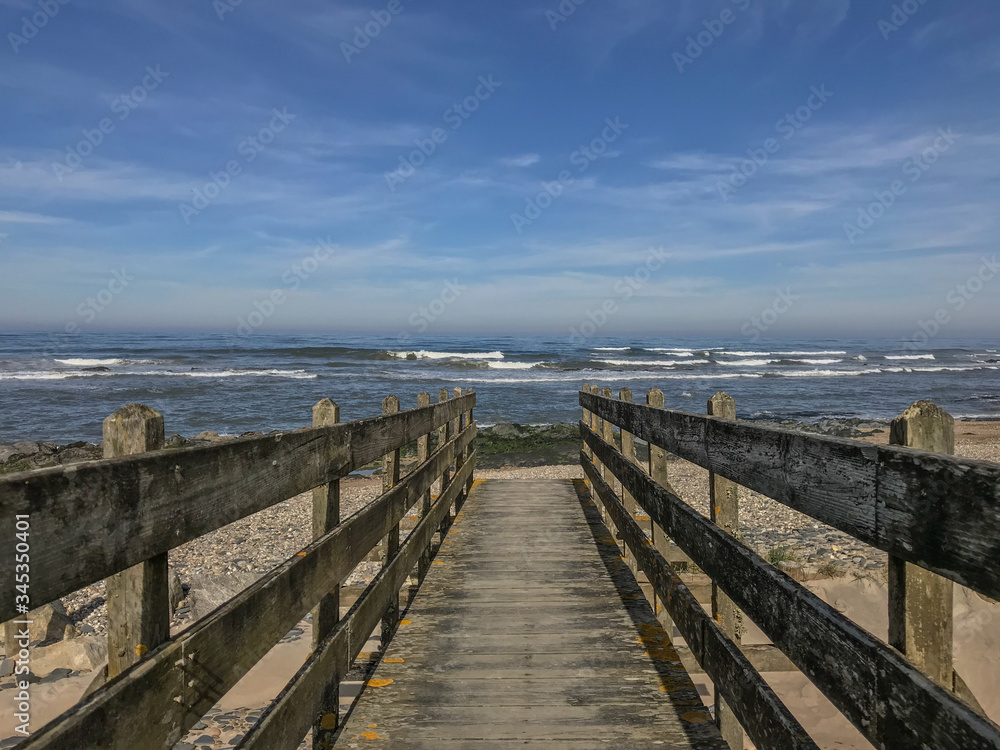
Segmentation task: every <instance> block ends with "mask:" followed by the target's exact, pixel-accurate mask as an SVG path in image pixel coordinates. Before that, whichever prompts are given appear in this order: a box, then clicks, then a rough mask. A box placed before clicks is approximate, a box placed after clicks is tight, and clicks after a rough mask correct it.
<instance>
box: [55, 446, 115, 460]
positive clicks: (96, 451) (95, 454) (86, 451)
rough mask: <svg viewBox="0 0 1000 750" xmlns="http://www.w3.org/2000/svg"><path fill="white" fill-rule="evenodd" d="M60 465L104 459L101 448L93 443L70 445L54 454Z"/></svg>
mask: <svg viewBox="0 0 1000 750" xmlns="http://www.w3.org/2000/svg"><path fill="white" fill-rule="evenodd" d="M56 457H57V458H58V459H59V463H61V464H75V463H79V462H80V461H97V460H98V459H101V458H103V457H104V452H103V449H102V448H101V446H99V445H94V444H93V443H84V442H79V443H70V444H69V445H67V446H64V447H63V448H61V449H59V451H58V452H57V454H56Z"/></svg>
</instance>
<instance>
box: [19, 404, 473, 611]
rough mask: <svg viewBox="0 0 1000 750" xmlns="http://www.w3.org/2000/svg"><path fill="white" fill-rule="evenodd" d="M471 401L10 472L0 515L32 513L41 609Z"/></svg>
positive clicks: (337, 471)
mask: <svg viewBox="0 0 1000 750" xmlns="http://www.w3.org/2000/svg"><path fill="white" fill-rule="evenodd" d="M475 402H476V396H475V394H471V395H468V396H463V397H461V398H457V399H452V400H450V401H447V402H445V403H442V404H434V405H433V406H427V407H422V408H419V409H412V410H410V411H404V412H400V413H398V414H393V415H390V416H382V417H375V418H372V419H363V420H360V421H357V422H346V423H343V424H337V425H333V426H330V427H316V428H308V429H304V430H299V431H296V432H288V433H281V434H278V435H267V436H264V437H252V438H238V439H236V440H231V441H227V442H225V443H220V444H218V445H212V446H207V447H196V448H183V449H179V450H161V451H154V452H150V453H143V454H141V455H136V456H128V457H124V458H113V459H106V460H102V461H90V462H85V463H80V464H71V465H69V466H59V467H53V468H50V469H41V470H37V471H31V472H23V473H20V474H11V475H9V476H7V477H4V478H2V479H0V517H4V518H13V517H14V516H15V514H28V515H30V517H31V531H32V534H31V596H32V600H33V601H34V602H37V603H38V604H42V603H45V602H50V601H53V600H55V599H58V598H60V597H62V596H65V595H66V594H69V593H72V592H73V591H76V590H78V589H81V588H83V587H84V586H89V585H90V584H92V583H94V582H96V581H100V580H102V579H104V578H107V577H109V576H111V575H114V574H115V573H118V572H120V571H122V570H126V569H128V568H130V567H132V566H133V565H137V564H138V563H141V562H143V561H145V560H148V559H150V558H152V557H154V556H156V555H158V554H161V553H163V552H167V551H168V550H170V549H173V548H175V547H178V546H180V545H181V544H184V543H185V542H189V541H191V540H192V539H196V538H198V537H199V536H202V535H204V534H207V533H209V532H211V531H214V530H216V529H218V528H221V527H222V526H225V525H227V524H230V523H232V522H233V521H237V520H239V519H241V518H245V517H246V516H249V515H251V514H253V513H256V512H258V511H260V510H263V509H264V508H268V507H270V506H272V505H274V504H276V503H279V502H282V501H284V500H287V499H289V498H291V497H294V496H295V495H298V494H299V493H302V492H306V491H308V490H311V489H313V488H315V487H318V486H320V485H322V484H325V483H328V482H331V481H334V480H336V479H339V478H340V477H343V476H346V475H347V474H349V473H350V472H352V471H354V470H355V469H357V468H360V467H361V466H364V465H366V464H368V463H370V462H371V461H373V460H375V459H376V458H379V457H380V456H383V455H385V454H386V453H387V452H389V451H391V450H394V449H395V448H398V447H402V446H404V445H406V444H408V443H410V442H412V441H414V440H416V439H417V438H418V437H420V436H421V435H424V434H426V433H428V432H431V431H433V430H434V429H436V428H438V427H440V426H441V425H443V424H445V423H447V422H449V421H451V420H454V419H455V418H456V417H458V415H460V414H461V413H463V412H465V411H468V410H469V409H471V408H472V407H473V406H475ZM14 558H15V556H14V554H13V547H11V548H10V550H9V551H7V552H5V553H3V554H2V555H0V580H10V581H13V580H14V566H15V559H14ZM14 594H15V591H14V588H13V587H11V586H6V587H0V621H2V620H8V619H11V618H13V617H14V616H15V615H16V610H15V606H14V604H15V600H14Z"/></svg>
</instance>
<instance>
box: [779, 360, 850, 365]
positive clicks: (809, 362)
mask: <svg viewBox="0 0 1000 750" xmlns="http://www.w3.org/2000/svg"><path fill="white" fill-rule="evenodd" d="M791 361H792V362H801V363H802V364H805V365H833V364H836V363H837V362H841V361H843V360H840V359H793V360H791Z"/></svg>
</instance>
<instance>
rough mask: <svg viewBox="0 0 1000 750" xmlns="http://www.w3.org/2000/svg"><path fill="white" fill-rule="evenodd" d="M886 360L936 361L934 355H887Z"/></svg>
mask: <svg viewBox="0 0 1000 750" xmlns="http://www.w3.org/2000/svg"><path fill="white" fill-rule="evenodd" d="M885 358H886V359H934V355H933V354H886V355H885Z"/></svg>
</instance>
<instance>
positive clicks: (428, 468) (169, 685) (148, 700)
mask: <svg viewBox="0 0 1000 750" xmlns="http://www.w3.org/2000/svg"><path fill="white" fill-rule="evenodd" d="M474 435H475V427H474V426H471V427H470V428H469V429H468V430H466V432H465V433H463V434H462V435H460V436H459V437H458V438H457V439H456V440H455V441H454V442H452V443H450V444H448V445H445V446H443V447H441V448H440V449H438V450H437V451H435V452H434V454H433V455H432V456H431V457H430V458H429V459H428V461H427V462H426V463H425V464H423V465H422V466H420V467H418V468H417V469H416V470H415V471H414V472H412V473H411V474H409V475H408V476H407V477H406V478H405V479H403V480H402V481H401V482H400V483H399V484H398V485H396V486H395V487H394V488H393V489H392V490H391V491H390V492H389V493H387V494H386V495H383V496H382V497H380V498H379V499H377V500H375V501H373V502H371V503H369V504H368V505H365V506H364V507H362V508H361V510H359V511H358V512H357V513H355V514H354V515H352V516H351V517H349V518H348V519H346V520H344V521H342V522H341V523H340V524H339V525H338V526H336V527H335V528H334V529H333V530H332V531H330V532H328V533H327V534H325V535H324V536H323V537H321V538H320V539H318V540H316V541H314V542H313V543H312V544H310V545H309V546H307V547H306V548H305V549H304V550H302V552H300V553H299V554H297V555H295V556H293V557H291V558H289V559H288V560H287V561H285V562H284V563H283V564H282V565H280V566H278V567H277V568H275V569H274V570H272V571H271V572H269V573H268V574H267V575H265V576H264V577H263V578H261V579H260V580H258V581H257V582H256V583H254V584H253V585H252V586H250V587H249V588H247V589H246V590H244V591H243V592H241V593H240V594H238V595H237V596H236V597H234V598H233V599H231V600H230V601H229V602H227V603H226V604H225V605H223V606H222V607H220V608H219V609H218V610H216V611H215V612H213V613H212V614H210V615H209V616H208V617H206V618H204V619H203V620H199V621H197V622H196V623H195V624H194V625H192V626H191V627H190V628H188V629H187V630H185V631H184V632H182V633H180V634H178V635H176V636H174V638H173V639H171V640H170V641H169V642H167V643H166V644H164V645H163V646H161V647H160V648H159V649H158V650H157V651H155V652H153V653H152V654H150V656H149V658H147V659H146V660H145V661H143V662H140V663H139V664H138V665H137V666H135V667H133V668H132V669H130V670H129V671H128V672H126V673H124V674H123V675H121V676H120V677H119V678H118V679H116V680H114V681H112V682H110V683H108V684H107V685H106V686H104V687H103V688H101V689H100V690H98V691H97V692H95V693H93V694H92V695H91V696H90V697H89V698H87V699H86V700H84V701H83V702H81V703H79V704H77V705H76V706H74V707H73V708H71V709H70V710H69V711H68V712H66V713H65V714H63V715H62V716H61V717H59V718H57V719H55V720H54V721H52V722H50V723H49V724H47V725H46V726H45V727H43V728H42V729H40V730H38V731H37V732H36V733H35V734H33V735H32V736H31V737H30V738H29V739H27V740H26V741H25V742H24V744H23V745H22V747H23V748H25V750H29V749H30V750H36V749H37V748H46V750H57V749H60V750H61V748H65V747H74V748H80V750H134V749H135V748H150V749H152V748H170V747H173V746H174V744H175V743H176V742H178V741H179V740H180V738H181V737H182V736H183V734H184V732H185V731H187V730H188V729H190V728H191V727H192V726H194V724H196V723H197V722H198V721H199V720H200V719H201V717H202V716H204V714H205V712H206V711H208V709H209V708H211V707H212V706H213V705H215V703H216V702H218V700H219V698H221V697H222V696H223V695H224V694H225V693H226V691H228V690H229V689H230V688H231V687H232V686H233V685H235V684H236V683H237V682H238V681H239V680H240V678H242V677H243V676H244V675H245V674H246V673H247V672H248V671H249V670H250V668H251V667H253V665H254V664H255V663H256V662H257V661H258V660H259V659H260V658H261V657H262V656H263V655H264V654H266V653H267V652H268V651H269V650H270V649H271V647H272V646H273V645H274V644H275V643H277V642H278V641H279V640H280V639H281V638H282V637H283V636H284V635H285V634H287V633H288V631H289V630H291V629H292V628H293V627H294V626H295V625H296V624H297V623H298V622H299V620H300V619H301V618H302V617H303V616H304V615H305V613H306V612H308V611H309V609H311V608H312V607H313V606H315V604H316V603H317V602H318V601H319V600H320V599H321V598H322V597H323V596H324V595H325V594H326V593H327V592H329V590H330V588H331V587H332V586H333V585H334V584H335V583H339V582H340V581H342V580H343V579H344V577H346V576H347V575H348V574H349V573H350V572H351V571H352V570H353V569H354V567H355V566H356V565H357V564H358V562H360V561H361V560H362V559H363V558H364V557H365V555H366V554H367V553H368V550H370V549H371V548H372V547H374V546H375V545H376V544H377V543H378V542H379V540H381V539H383V538H384V537H385V535H386V534H387V533H388V531H389V529H390V528H391V527H392V526H394V525H395V524H396V523H398V521H399V519H400V518H401V517H402V516H403V515H404V514H405V513H407V512H408V510H409V508H410V507H411V506H412V505H413V504H414V503H415V502H416V501H417V500H418V499H420V497H422V495H423V494H424V492H425V491H426V489H427V488H428V487H429V486H430V485H431V484H432V483H433V482H434V480H435V479H436V478H437V477H438V476H439V475H440V473H441V471H443V470H444V467H445V466H448V465H449V464H450V463H451V462H452V461H453V460H454V454H455V451H456V450H460V449H462V448H464V447H465V446H466V445H468V444H469V442H470V441H471V440H472V439H473V437H474ZM470 470H471V467H470ZM338 627H339V625H338ZM372 627H373V628H374V625H373V626H372ZM368 632H369V633H370V632H371V631H370V630H369V631H368ZM366 637H367V634H366ZM317 699H318V696H317ZM137 716H142V717H145V719H144V720H143V721H136V720H135V717H137ZM304 733H305V732H303V734H304Z"/></svg>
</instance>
